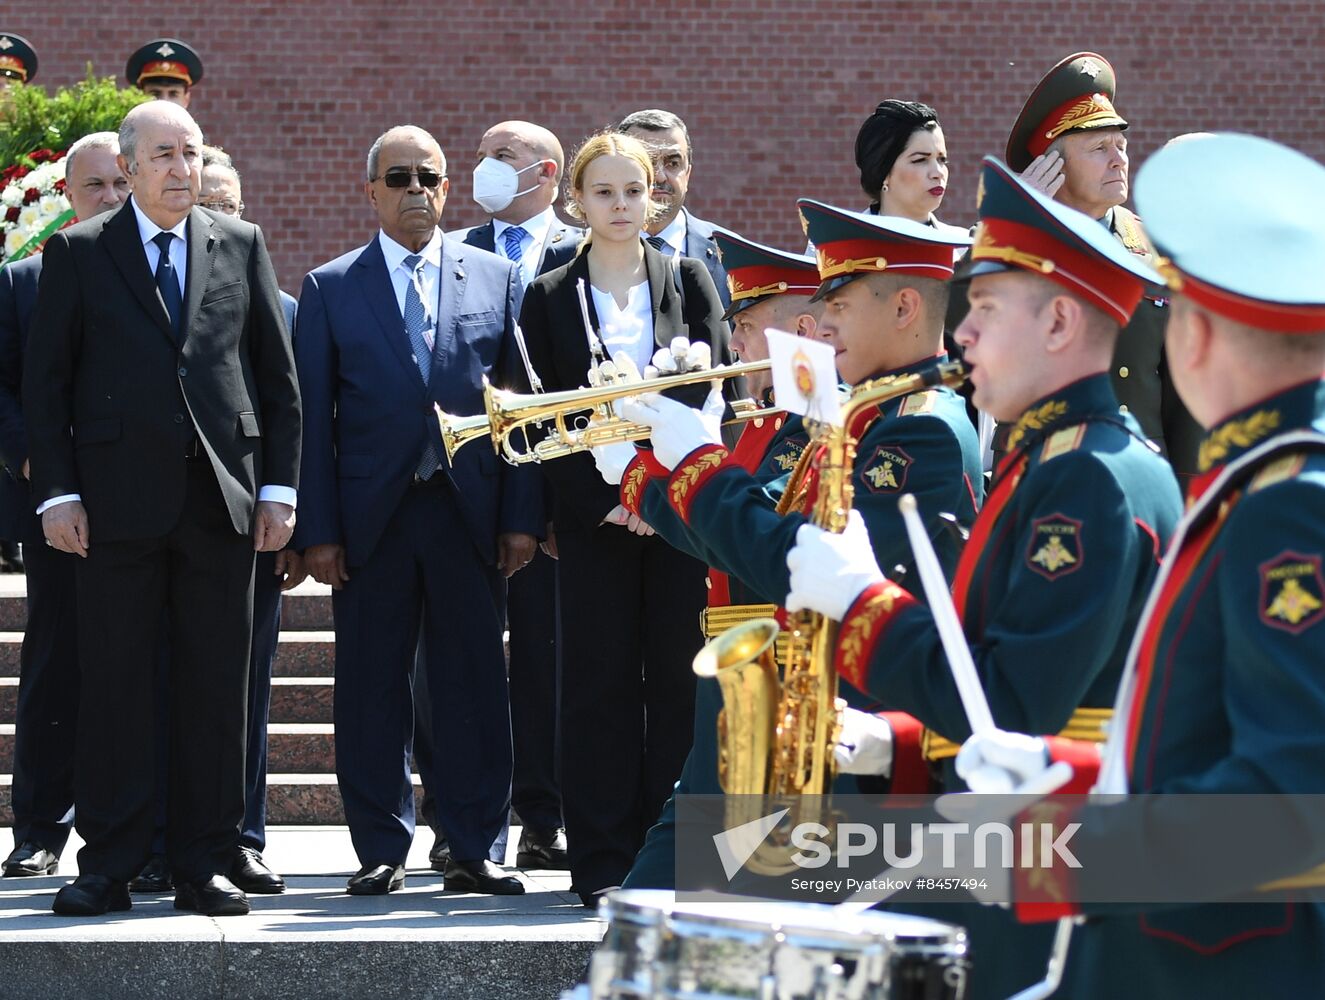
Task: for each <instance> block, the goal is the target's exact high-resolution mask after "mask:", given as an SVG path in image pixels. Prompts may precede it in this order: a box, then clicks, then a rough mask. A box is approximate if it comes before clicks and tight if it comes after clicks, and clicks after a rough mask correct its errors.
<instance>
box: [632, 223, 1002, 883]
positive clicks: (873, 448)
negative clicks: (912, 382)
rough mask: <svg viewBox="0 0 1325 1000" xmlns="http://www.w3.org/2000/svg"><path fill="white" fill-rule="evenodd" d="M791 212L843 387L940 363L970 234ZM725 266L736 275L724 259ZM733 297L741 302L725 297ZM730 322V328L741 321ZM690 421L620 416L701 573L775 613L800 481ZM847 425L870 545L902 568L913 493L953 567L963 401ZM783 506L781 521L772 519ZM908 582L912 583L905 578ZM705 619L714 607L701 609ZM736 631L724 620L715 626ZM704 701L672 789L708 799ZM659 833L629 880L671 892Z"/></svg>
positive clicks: (913, 398)
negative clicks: (811, 250) (682, 776)
mask: <svg viewBox="0 0 1325 1000" xmlns="http://www.w3.org/2000/svg"><path fill="white" fill-rule="evenodd" d="M799 206H800V210H801V215H802V218H803V220H804V222H805V228H806V235H807V236H808V237H809V238H810V240H811V241H812V242H813V243H814V245H815V246H816V247H817V248H818V250H817V253H818V262H817V263H818V272H819V279H820V281H821V284H820V286H819V288H818V289H817V290H816V292H815V294H814V296H812V301H813V300H822V301H823V303H824V305H823V310H824V311H823V314H822V317H821V319H820V323H819V335H820V337H822V338H823V339H826V340H827V341H829V342H830V343H831V344H833V345H834V347H835V348H836V350H837V360H838V373H839V375H840V376H841V377H842V379H843V380H844V381H846V382H849V383H854V384H860V383H864V382H867V381H869V380H871V379H876V378H880V377H883V376H886V375H893V374H907V373H911V372H915V371H918V370H921V369H923V368H926V367H928V366H930V365H933V364H935V363H937V362H938V361H942V360H944V359H945V356H944V355H943V353H942V335H943V315H944V311H945V308H946V304H947V284H946V279H948V278H949V277H951V275H952V254H953V248H954V246H958V245H961V243H963V242H965V240H966V239H967V237H966V236H965V235H952V234H944V233H939V232H936V231H935V230H933V229H931V228H929V227H927V226H924V225H922V224H919V223H914V222H911V221H909V220H906V219H898V218H892V217H878V216H870V215H863V214H859V213H855V212H850V211H846V210H845V209H838V208H833V207H831V206H828V205H824V204H821V203H819V202H815V201H809V200H802V201H801V202H800V203H799ZM727 263H728V266H729V267H730V266H733V265H732V262H731V258H730V257H729V258H728V259H727ZM742 270H745V269H740V268H738V277H737V283H736V284H734V285H733V291H734V292H735V291H736V289H737V288H738V287H751V286H753V287H756V288H757V287H759V285H761V284H763V285H767V284H772V282H771V280H770V281H760V282H759V284H755V283H754V281H753V280H752V279H753V275H752V274H750V273H749V272H748V271H747V272H746V276H745V277H742V276H741V274H740V271H742ZM781 280H782V279H778V281H779V283H780V282H781ZM789 284H790V282H789ZM733 299H734V300H736V301H735V303H734V304H735V305H739V302H740V301H741V300H739V299H736V295H735V294H734V295H733ZM750 308H756V307H750ZM737 319H738V323H739V320H740V315H739V313H738V314H737ZM693 413H694V411H691V410H688V409H686V408H683V407H681V406H680V404H675V405H673V404H672V403H671V401H670V400H665V399H659V400H653V401H651V402H648V403H646V404H644V405H639V406H636V407H634V408H630V409H628V410H627V416H629V417H630V418H631V419H632V420H639V421H640V422H647V423H651V425H652V426H653V427H654V434H653V446H654V459H653V460H656V461H658V462H660V463H661V464H662V466H664V467H667V468H669V469H671V472H670V475H669V478H668V480H667V484H666V493H665V498H666V502H667V504H668V505H669V506H670V507H671V509H672V512H673V514H674V515H675V516H676V517H677V518H678V519H679V520H680V522H681V523H682V524H684V526H685V528H686V530H687V532H689V534H690V536H691V537H692V538H694V539H697V540H698V542H697V544H699V545H701V546H702V547H703V552H704V555H705V557H706V558H707V559H708V560H709V562H710V565H713V566H715V567H717V568H718V569H720V570H722V571H725V572H727V573H729V574H731V578H732V579H733V580H734V581H735V580H739V581H741V584H742V585H743V587H746V588H749V590H751V591H753V592H754V594H755V595H757V596H758V597H759V598H760V599H761V600H762V601H764V602H767V603H768V604H770V605H777V606H780V605H783V604H785V601H786V596H787V591H788V580H787V570H786V553H787V551H788V549H789V548H790V547H791V545H792V544H793V542H794V539H795V536H796V530H797V528H799V527H800V526H802V525H804V524H806V522H807V518H806V513H805V512H807V511H809V510H810V509H811V507H812V506H813V501H814V495H813V490H812V488H811V489H800V488H799V487H798V484H800V485H806V484H805V480H804V479H803V478H802V477H801V476H799V475H798V476H795V477H793V481H792V482H791V483H788V482H787V481H786V480H785V479H783V480H780V481H778V482H776V483H774V484H771V485H770V484H768V483H766V482H765V481H761V479H760V474H759V473H755V474H752V473H751V472H749V471H747V469H745V468H743V467H741V465H739V464H737V463H735V462H733V461H731V460H730V458H729V457H728V455H727V453H726V449H724V448H723V447H722V446H721V445H720V444H719V443H718V442H717V438H716V432H715V431H714V430H713V429H712V428H711V426H710V427H708V428H704V427H702V426H701V421H700V420H699V418H698V417H692V416H691V414H693ZM851 430H852V433H853V434H854V436H855V437H856V438H857V439H858V441H859V444H858V447H857V451H856V456H857V457H856V460H855V463H854V467H853V473H854V475H853V477H852V478H853V481H854V488H855V506H856V509H857V510H859V511H860V512H861V517H862V518H863V523H864V524H865V525H866V526H867V529H866V530H867V532H868V535H869V539H870V541H872V542H873V544H875V545H877V546H878V551H879V552H880V553H881V556H882V558H883V559H884V560H886V562H887V565H889V566H893V565H894V564H895V563H896V564H901V565H902V566H903V567H905V566H906V565H907V564H909V563H910V562H911V557H910V553H909V552H908V551H907V547H906V542H905V530H904V528H903V525H902V520H901V515H900V513H899V511H898V509H897V500H898V497H900V496H901V494H902V492H904V491H907V492H913V493H915V494H916V495H917V497H918V498H919V500H920V505H921V510H922V512H923V515H924V517H925V518H926V521H927V523H928V524H929V525H930V528H931V533H932V534H934V535H936V536H938V547H939V552H940V559H941V560H942V562H943V564H944V567H945V569H947V570H949V571H950V570H951V569H952V568H953V566H954V565H955V564H956V560H957V547H958V546H957V541H956V539H955V537H954V536H953V535H952V534H951V533H949V532H947V531H945V530H944V529H942V528H941V527H940V525H941V524H942V522H941V520H940V515H941V514H943V513H945V512H946V513H952V514H955V516H956V518H957V521H958V523H959V524H960V525H961V526H962V527H968V526H969V525H970V524H971V523H972V522H973V520H974V516H975V510H976V507H977V505H978V503H979V499H980V497H981V495H982V487H983V478H982V476H981V474H980V458H979V445H978V441H977V439H976V435H975V431H974V428H973V427H972V425H971V422H970V419H969V418H968V417H967V415H966V409H965V403H964V402H963V401H962V399H961V397H960V396H958V395H957V394H956V393H955V392H953V391H952V390H951V389H948V388H946V387H940V388H935V389H929V390H925V391H921V392H915V393H912V394H910V395H907V396H903V397H901V398H896V399H892V400H889V401H888V402H886V403H884V404H881V405H879V406H877V407H874V408H872V409H871V410H870V411H869V412H868V413H867V414H866V415H865V416H864V417H863V418H862V419H860V421H859V422H858V423H857V425H856V426H854V427H852V428H851ZM773 456H774V461H775V462H777V460H778V459H779V457H780V453H779V452H778V451H777V450H776V449H775V450H774V452H773ZM797 471H798V473H799V472H800V471H801V470H797ZM788 487H790V488H791V489H792V490H793V492H792V495H791V496H790V497H785V496H784V497H782V498H781V503H778V502H777V501H776V500H775V496H774V494H776V493H778V492H780V491H781V490H783V489H786V488H788ZM660 492H661V491H660ZM650 496H651V493H646V501H645V502H646V505H647V504H649V503H656V502H657V501H656V500H653V501H651V500H649V499H648V498H649V497H650ZM783 510H785V511H786V513H785V514H783V513H780V511H783ZM756 540H757V544H756ZM867 544H868V543H867ZM902 572H903V574H905V569H903V571H902ZM907 578H908V579H910V580H914V579H915V574H914V573H911V574H909V576H908V577H907ZM767 611H768V609H762V610H761V611H760V612H759V613H763V614H767ZM710 615H711V616H713V615H715V612H714V611H713V610H710ZM752 617H753V615H752ZM734 623H735V619H733V620H730V621H726V622H723V623H722V624H723V625H730V624H734ZM717 624H718V622H717V621H713V622H712V625H713V626H716V625H717ZM711 631H713V634H717V631H720V630H713V629H711ZM709 695H710V697H709V698H708V699H706V700H705V701H704V702H701V705H703V706H705V707H706V709H707V715H706V717H703V718H701V717H700V716H699V714H697V717H696V725H695V747H694V749H693V750H692V752H691V758H690V762H689V765H688V770H687V775H686V777H687V778H688V779H690V780H689V783H688V784H686V785H683V786H682V787H683V788H685V789H686V790H687V791H692V792H716V791H717V790H718V785H717V780H716V770H717V751H716V747H715V742H716V723H717V710H718V707H719V705H718V702H719V700H720V699H719V696H718V693H717V692H716V690H714V691H710V692H709ZM664 819H666V817H664ZM665 827H666V823H664V824H661V825H660V826H659V827H656V828H655V830H654V831H652V832H651V834H650V842H651V843H650V844H646V846H645V850H644V852H643V853H642V854H641V858H640V860H639V861H638V862H637V866H636V871H634V872H632V875H631V878H630V880H628V882H627V885H630V886H649V885H657V886H659V887H667V886H670V885H671V884H672V883H671V882H670V881H669V880H667V879H665V878H659V876H660V875H662V873H663V871H664V869H663V868H662V867H661V866H662V865H663V864H668V865H669V864H670V860H671V859H670V846H671V845H670V841H666V842H665V843H664V844H663V845H662V846H661V847H659V846H658V845H657V844H655V843H654V842H655V841H657V840H658V839H660V838H663V837H667V836H669V831H667V830H666V829H665ZM651 848H656V854H657V855H661V854H667V855H668V857H667V859H666V861H665V862H663V861H661V860H659V859H658V858H657V857H656V856H655V854H654V853H653V852H651Z"/></svg>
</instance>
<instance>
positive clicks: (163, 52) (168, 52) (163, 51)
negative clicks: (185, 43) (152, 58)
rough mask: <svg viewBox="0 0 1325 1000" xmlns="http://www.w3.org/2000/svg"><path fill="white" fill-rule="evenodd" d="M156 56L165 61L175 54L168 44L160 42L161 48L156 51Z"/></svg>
mask: <svg viewBox="0 0 1325 1000" xmlns="http://www.w3.org/2000/svg"><path fill="white" fill-rule="evenodd" d="M156 54H157V55H159V56H160V57H161V58H162V59H167V58H169V57H170V56H173V55H174V54H175V50H174V49H172V48H171V47H170V43H169V42H162V43H161V47H160V48H158V49H157V50H156Z"/></svg>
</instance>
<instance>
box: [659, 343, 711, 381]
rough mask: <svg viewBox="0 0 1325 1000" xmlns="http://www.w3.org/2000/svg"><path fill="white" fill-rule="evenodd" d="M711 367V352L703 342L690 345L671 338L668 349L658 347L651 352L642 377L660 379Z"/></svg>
mask: <svg viewBox="0 0 1325 1000" xmlns="http://www.w3.org/2000/svg"><path fill="white" fill-rule="evenodd" d="M712 366H713V350H712V348H710V347H709V345H708V344H706V343H704V341H702V340H701V341H700V342H699V343H697V344H692V343H690V341H689V340H687V339H686V338H685V337H673V338H672V343H671V344H670V345H669V346H668V347H660V348H658V350H656V351H654V352H653V359H652V360H651V361H650V362H649V364H647V365H645V367H644V377H645V378H646V379H648V378H662V377H665V376H667V375H680V374H683V373H685V372H696V371H702V370H704V369H705V368H711V367H712Z"/></svg>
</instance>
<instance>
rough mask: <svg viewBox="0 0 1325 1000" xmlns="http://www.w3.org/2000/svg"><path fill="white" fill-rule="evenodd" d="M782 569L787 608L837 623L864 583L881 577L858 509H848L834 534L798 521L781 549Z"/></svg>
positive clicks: (881, 574)
mask: <svg viewBox="0 0 1325 1000" xmlns="http://www.w3.org/2000/svg"><path fill="white" fill-rule="evenodd" d="M787 569H789V570H790V571H791V592H790V593H789V594H787V610H788V611H817V612H819V613H820V614H822V615H827V616H828V617H829V618H831V619H833V620H834V621H839V622H840V621H841V620H842V619H843V618H845V617H846V613H847V611H848V609H850V607H851V605H852V604H854V603H855V601H856V598H857V597H859V596H860V595H861V593H862V592H863V591H864V590H865V588H866V587H870V586H872V585H874V584H876V583H880V582H881V581H882V580H883V571H882V570H880V569H879V564H878V563H877V562H876V561H875V559H874V549H873V548H872V547H871V545H870V534H869V531H868V530H867V529H866V528H865V521H864V519H863V518H861V516H860V511H858V510H853V511H852V512H851V516H850V517H848V518H847V529H846V531H844V532H842V534H840V535H835V534H833V533H832V532H829V531H824V530H823V529H822V528H817V527H815V526H814V525H812V524H803V525H801V526H800V529H799V530H798V531H797V532H796V544H795V545H794V546H792V549H791V551H790V552H788V553H787Z"/></svg>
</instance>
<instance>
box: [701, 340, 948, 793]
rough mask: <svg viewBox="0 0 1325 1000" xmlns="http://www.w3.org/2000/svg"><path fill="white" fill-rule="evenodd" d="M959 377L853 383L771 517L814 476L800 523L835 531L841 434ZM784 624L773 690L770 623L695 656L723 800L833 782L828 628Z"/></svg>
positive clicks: (822, 620) (848, 488)
mask: <svg viewBox="0 0 1325 1000" xmlns="http://www.w3.org/2000/svg"><path fill="white" fill-rule="evenodd" d="M966 372H967V368H966V366H965V365H964V364H962V363H961V362H960V361H958V362H949V363H944V364H938V365H934V366H932V367H930V368H926V369H924V370H922V371H919V372H915V373H913V374H908V375H888V376H884V377H882V378H878V379H874V380H871V381H868V382H862V383H861V384H859V385H857V386H856V387H855V388H854V389H853V390H852V392H851V396H850V398H849V399H848V400H847V401H846V402H845V403H844V404H843V407H842V420H841V423H840V424H838V425H825V424H819V425H816V426H815V427H814V428H813V429H812V430H813V438H812V441H811V444H810V446H809V447H808V448H806V449H805V451H804V453H803V454H802V455H801V459H800V461H799V462H798V463H797V466H796V468H795V470H794V471H793V472H792V475H791V478H790V480H789V482H788V485H787V491H786V493H785V494H783V497H782V501H781V502H780V503H779V505H778V513H779V514H786V513H788V512H789V511H790V510H794V509H796V508H797V507H799V506H800V505H801V504H802V503H803V501H804V499H805V497H806V496H807V494H808V493H809V491H810V489H811V488H812V487H813V486H814V483H813V480H814V479H815V478H817V489H816V490H815V495H814V502H813V504H812V506H811V508H810V510H809V512H808V517H809V521H810V523H812V524H815V525H817V526H819V527H820V528H823V529H824V530H825V531H832V532H836V533H839V534H840V533H841V532H842V531H844V530H845V529H846V525H847V517H848V515H849V514H850V512H851V506H852V503H853V501H854V494H855V487H854V484H853V481H852V477H853V475H854V465H855V459H856V444H857V441H856V439H855V438H854V437H853V436H852V434H851V428H852V427H853V426H854V425H855V424H856V422H857V421H858V419H859V418H860V417H861V416H862V415H863V414H865V413H866V412H867V411H868V410H870V409H871V408H872V407H877V406H880V405H882V404H883V403H886V402H888V401H889V400H892V399H896V398H898V397H900V396H906V395H909V394H911V393H913V392H918V391H920V390H921V389H926V388H930V387H933V386H937V385H946V386H949V387H952V388H955V387H956V386H958V385H960V384H961V383H962V382H963V381H964V380H965V378H966ZM788 620H789V621H788V624H789V630H788V632H789V634H788V637H787V642H786V647H785V652H784V653H783V654H782V656H781V659H782V662H783V670H782V679H781V682H780V683H779V680H778V674H777V666H776V662H775V657H774V652H773V651H774V648H775V640H776V639H777V636H778V625H777V623H776V622H774V621H773V620H772V619H770V618H757V619H754V620H753V621H749V622H745V623H743V624H741V625H736V626H734V627H733V628H730V629H728V630H727V631H726V632H724V633H723V634H722V635H720V636H718V637H717V638H715V639H713V640H712V641H711V642H709V643H708V644H707V645H706V646H705V647H704V648H703V649H702V650H700V652H699V655H698V656H696V657H695V662H694V670H695V673H696V674H698V675H699V676H701V677H713V678H715V679H716V680H717V681H718V684H719V687H720V688H721V690H722V698H723V708H722V710H721V712H719V714H718V779H719V782H720V784H721V785H722V789H723V791H724V792H725V793H726V794H728V795H770V796H773V797H775V798H779V799H787V798H791V797H796V796H807V795H809V796H815V795H826V794H827V793H828V792H829V791H830V789H831V788H832V785H833V779H834V778H835V777H836V767H835V764H834V757H833V751H834V749H835V748H836V746H837V742H838V739H839V738H840V735H841V727H842V712H843V710H844V709H845V707H846V704H845V702H844V701H843V700H842V699H841V698H839V697H838V696H837V672H836V670H834V668H833V663H834V658H835V653H836V650H837V631H838V623H837V622H835V621H833V620H832V619H830V618H828V617H827V616H825V615H822V614H819V613H817V612H813V611H798V612H794V613H792V614H789V615H788Z"/></svg>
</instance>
